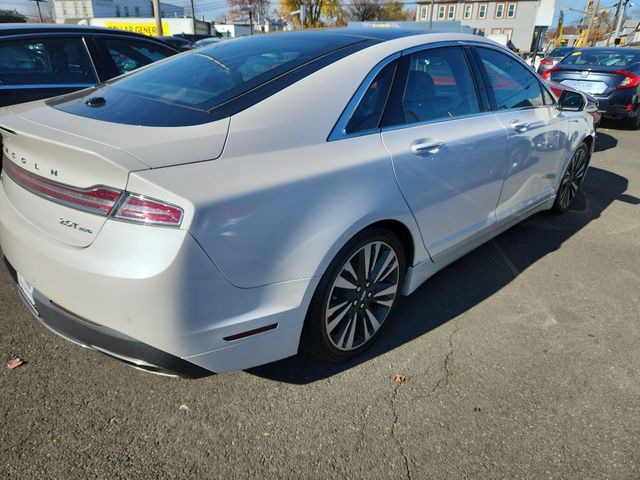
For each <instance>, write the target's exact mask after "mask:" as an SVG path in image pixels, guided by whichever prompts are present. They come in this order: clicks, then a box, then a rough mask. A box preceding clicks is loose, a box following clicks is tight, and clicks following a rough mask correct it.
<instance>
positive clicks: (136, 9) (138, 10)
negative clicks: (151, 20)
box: [134, 7, 140, 17]
mask: <svg viewBox="0 0 640 480" xmlns="http://www.w3.org/2000/svg"><path fill="white" fill-rule="evenodd" d="M134 10H135V12H136V17H139V16H140V7H134Z"/></svg>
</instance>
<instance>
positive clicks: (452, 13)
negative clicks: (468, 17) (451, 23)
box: [447, 5, 456, 20]
mask: <svg viewBox="0 0 640 480" xmlns="http://www.w3.org/2000/svg"><path fill="white" fill-rule="evenodd" d="M447 18H448V19H449V20H453V19H454V18H456V6H455V5H449V11H448V12H447Z"/></svg>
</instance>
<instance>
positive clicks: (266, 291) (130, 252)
mask: <svg viewBox="0 0 640 480" xmlns="http://www.w3.org/2000/svg"><path fill="white" fill-rule="evenodd" d="M0 246H1V248H2V253H3V255H4V256H5V257H6V258H7V259H8V261H9V262H10V263H11V265H12V266H13V268H15V269H16V270H17V271H18V272H19V273H20V274H21V275H22V277H24V278H25V280H26V281H28V282H29V283H30V284H31V285H32V286H33V287H34V289H35V292H36V294H35V295H36V298H38V299H39V300H38V305H39V309H38V312H39V314H38V316H39V317H40V319H41V321H43V323H45V325H47V326H48V327H49V328H51V329H52V330H54V331H56V333H59V334H61V335H62V336H64V337H65V338H68V339H70V340H72V341H75V342H76V343H80V344H82V345H84V346H89V347H91V348H94V349H96V350H100V351H103V353H107V354H111V355H112V356H115V357H126V358H121V359H122V360H125V361H128V360H130V359H133V360H136V359H137V360H141V361H144V362H146V363H149V364H150V365H151V366H152V367H159V368H160V369H161V370H165V369H169V370H172V369H173V368H174V367H184V366H185V364H183V363H182V362H180V361H178V360H183V361H186V362H188V363H190V364H193V365H196V366H198V367H202V368H204V369H207V370H210V371H214V372H219V373H221V372H227V371H232V370H239V369H245V368H250V367H253V366H256V365H261V364H264V363H269V362H272V361H275V360H279V359H282V358H285V357H288V356H291V355H294V354H295V353H296V352H297V350H298V344H299V339H300V333H301V331H302V324H303V321H304V317H305V314H306V310H307V307H308V305H309V302H310V298H311V296H312V294H313V291H314V289H315V286H316V285H317V281H318V279H317V278H311V279H302V280H296V281H290V282H285V283H279V284H272V285H266V286H263V287H258V288H247V289H242V288H238V287H235V286H233V285H231V284H230V283H229V282H228V281H227V280H226V279H225V278H224V277H223V276H222V274H221V273H220V272H219V270H218V269H217V268H216V266H215V265H214V264H213V263H212V262H211V260H210V259H209V257H208V256H207V255H206V254H205V253H204V251H203V250H202V249H201V248H200V246H199V245H198V244H197V242H196V241H195V240H194V239H193V237H192V236H191V235H190V234H189V233H188V232H187V231H184V230H177V229H168V228H154V227H146V226H139V225H132V224H126V223H123V222H117V221H107V222H106V223H105V225H104V227H103V228H102V230H101V231H100V233H99V235H98V236H97V237H96V239H95V241H94V242H93V243H92V244H91V245H90V246H88V247H86V248H77V247H70V246H68V245H65V244H62V243H60V242H58V241H56V240H55V239H52V238H49V237H47V236H46V235H45V234H43V233H42V232H41V231H39V230H38V229H36V228H35V227H34V226H33V225H31V224H30V223H29V222H28V221H27V220H26V219H24V218H23V217H22V216H21V215H20V213H18V212H17V211H16V210H15V209H14V208H13V206H12V204H11V202H10V201H9V199H8V198H7V196H6V194H5V192H4V189H3V188H1V187H0ZM59 307H60V308H59ZM70 312H73V313H70ZM79 319H86V321H85V320H79ZM274 324H277V327H276V328H273V329H271V330H269V331H266V332H262V333H257V334H255V335H252V336H249V337H245V338H240V339H235V338H234V339H232V340H229V337H233V336H234V335H238V334H240V333H243V332H247V331H250V330H254V329H258V328H261V327H264V326H267V325H274ZM89 326H91V327H89ZM94 327H95V328H94ZM164 354H166V355H168V356H169V357H171V358H169V357H167V356H165V355H164ZM129 363H131V362H129ZM150 368H151V367H150ZM178 370H181V368H178Z"/></svg>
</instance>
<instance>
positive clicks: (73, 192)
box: [2, 160, 122, 217]
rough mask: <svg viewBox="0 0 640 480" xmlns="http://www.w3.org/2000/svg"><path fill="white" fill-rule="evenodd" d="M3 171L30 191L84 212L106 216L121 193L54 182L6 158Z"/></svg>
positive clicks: (98, 187)
mask: <svg viewBox="0 0 640 480" xmlns="http://www.w3.org/2000/svg"><path fill="white" fill-rule="evenodd" d="M2 167H3V171H4V172H5V173H6V174H7V175H8V176H9V177H10V178H11V179H12V180H13V181H14V182H16V183H17V184H18V185H20V186H21V187H23V188H25V189H27V190H29V191H30V192H31V193H34V194H35V195H38V196H40V197H44V198H46V199H48V200H51V201H52V202H55V203H59V204H61V205H65V206H67V207H71V208H77V209H78V210H84V211H85V212H90V213H96V214H98V215H102V216H105V217H106V216H107V215H109V213H111V210H112V209H113V207H114V205H115V204H116V202H117V201H118V199H119V198H120V195H122V191H121V190H116V189H115V188H110V187H103V186H95V187H89V188H76V187H71V186H69V185H65V184H63V183H58V182H54V181H51V180H48V179H46V178H42V177H40V176H38V175H35V174H33V173H31V172H29V171H27V170H25V169H24V168H21V167H19V166H17V165H16V164H15V163H13V162H11V161H9V160H7V161H5V162H3V166H2Z"/></svg>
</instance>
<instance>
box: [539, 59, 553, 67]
mask: <svg viewBox="0 0 640 480" xmlns="http://www.w3.org/2000/svg"><path fill="white" fill-rule="evenodd" d="M540 65H553V60H551V59H550V58H543V59H542V60H540Z"/></svg>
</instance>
